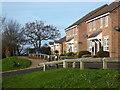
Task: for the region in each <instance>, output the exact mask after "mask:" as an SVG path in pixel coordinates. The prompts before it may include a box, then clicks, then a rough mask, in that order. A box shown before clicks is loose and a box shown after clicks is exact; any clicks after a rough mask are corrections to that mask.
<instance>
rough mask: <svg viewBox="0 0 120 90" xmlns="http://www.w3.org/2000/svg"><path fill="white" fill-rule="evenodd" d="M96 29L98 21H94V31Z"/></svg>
mask: <svg viewBox="0 0 120 90" xmlns="http://www.w3.org/2000/svg"><path fill="white" fill-rule="evenodd" d="M95 29H96V21H94V30H95Z"/></svg>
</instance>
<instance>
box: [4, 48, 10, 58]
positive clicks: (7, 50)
mask: <svg viewBox="0 0 120 90" xmlns="http://www.w3.org/2000/svg"><path fill="white" fill-rule="evenodd" d="M5 56H6V58H8V57H9V47H6V48H5Z"/></svg>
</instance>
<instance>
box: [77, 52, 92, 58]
mask: <svg viewBox="0 0 120 90" xmlns="http://www.w3.org/2000/svg"><path fill="white" fill-rule="evenodd" d="M83 55H91V53H90V52H89V51H80V52H79V55H78V57H79V58H81V57H82V56H83Z"/></svg>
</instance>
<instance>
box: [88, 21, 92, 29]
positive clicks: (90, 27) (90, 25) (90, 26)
mask: <svg viewBox="0 0 120 90" xmlns="http://www.w3.org/2000/svg"><path fill="white" fill-rule="evenodd" d="M89 29H90V31H91V30H92V22H90V23H89Z"/></svg>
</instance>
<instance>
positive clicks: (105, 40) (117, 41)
mask: <svg viewBox="0 0 120 90" xmlns="http://www.w3.org/2000/svg"><path fill="white" fill-rule="evenodd" d="M65 32H66V41H64V45H63V47H66V49H65V50H66V52H80V51H90V52H91V53H92V55H95V54H96V53H97V52H98V51H100V50H103V51H108V52H109V53H110V57H120V0H118V1H117V2H113V3H111V4H110V5H107V4H106V5H103V6H101V7H99V8H97V9H95V10H93V11H92V12H90V13H88V14H87V15H85V16H84V17H82V18H81V19H79V20H78V21H76V22H75V23H73V24H72V25H70V26H69V27H67V28H66V29H65Z"/></svg>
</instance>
